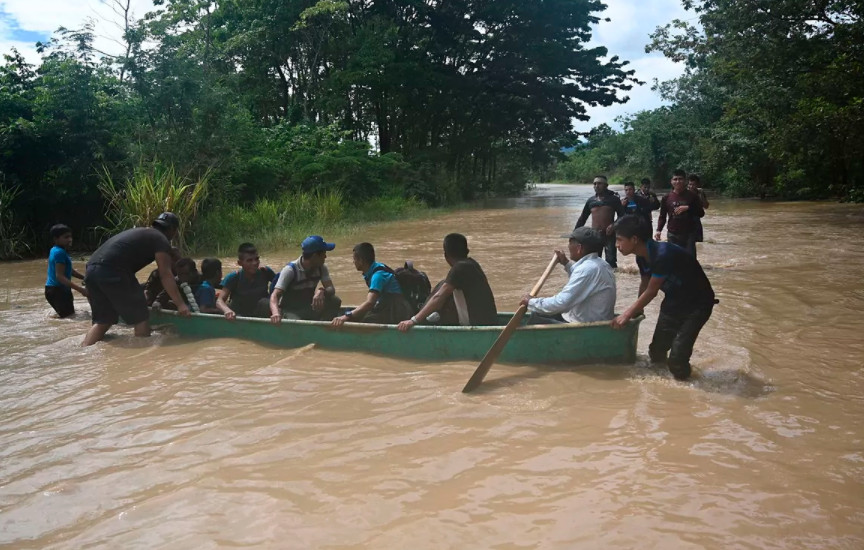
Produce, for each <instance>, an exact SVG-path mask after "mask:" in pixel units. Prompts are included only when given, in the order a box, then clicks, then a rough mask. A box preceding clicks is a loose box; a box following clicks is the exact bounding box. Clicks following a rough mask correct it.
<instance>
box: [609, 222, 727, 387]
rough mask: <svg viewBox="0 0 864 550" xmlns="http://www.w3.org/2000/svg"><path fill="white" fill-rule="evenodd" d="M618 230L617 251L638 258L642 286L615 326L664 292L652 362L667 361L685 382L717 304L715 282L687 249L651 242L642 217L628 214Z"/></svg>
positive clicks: (616, 227)
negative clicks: (700, 340)
mask: <svg viewBox="0 0 864 550" xmlns="http://www.w3.org/2000/svg"><path fill="white" fill-rule="evenodd" d="M615 231H616V233H617V237H616V244H617V246H618V250H619V251H620V252H621V253H622V254H624V255H625V256H629V255H630V254H636V256H637V258H636V264H637V265H638V266H639V272H640V273H641V275H642V282H641V284H640V285H639V298H638V299H637V300H636V302H635V303H633V305H631V306H630V307H629V308H627V310H625V311H624V313H622V314H621V315H619V316H618V317H616V318H615V319H614V320H613V321H612V327H613V328H621V327H622V326H624V324H625V323H627V321H629V320H630V319H631V318H632V317H635V316H636V315H638V314H639V313H640V312H642V311H643V310H644V309H645V306H647V305H648V304H649V303H650V302H651V301H652V300H653V299H654V298H655V297H656V296H657V293H658V292H659V291H660V290H662V291H663V293H664V294H665V295H666V296H665V298H664V299H663V302H662V303H661V304H660V315H659V316H658V317H657V326H656V327H655V328H654V337H653V339H652V340H651V345H650V347H649V348H648V353H649V355H650V356H651V360H652V361H655V362H660V361H666V364H667V365H668V367H669V370H670V371H671V372H672V375H673V376H674V377H675V378H676V379H677V380H686V379H687V378H689V377H690V372H691V369H690V356H691V355H692V354H693V346H694V345H695V343H696V338H697V337H698V336H699V331H700V330H702V327H703V326H704V325H705V323H707V322H708V319H709V318H710V317H711V312H712V311H713V309H714V304H715V303H717V302H716V300H715V298H714V289H713V288H712V287H711V282H710V281H708V277H707V276H706V275H705V271H703V270H702V266H701V265H699V262H698V261H697V260H696V258H694V257H693V256H692V255H691V254H689V253H688V252H687V251H686V250H684V249H683V248H681V247H680V246H678V245H676V244H673V243H668V242H666V243H662V242H657V241H654V240H652V239H651V226H650V225H649V224H648V223H647V222H646V221H645V220H644V219H643V218H639V217H638V216H633V215H628V216H624V217H623V218H621V219H620V220H618V222H617V223H616V224H615ZM667 353H668V354H669V357H668V359H667V357H666V355H667Z"/></svg>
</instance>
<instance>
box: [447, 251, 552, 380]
mask: <svg viewBox="0 0 864 550" xmlns="http://www.w3.org/2000/svg"><path fill="white" fill-rule="evenodd" d="M557 263H558V255H557V254H553V255H552V260H551V261H550V262H549V265H548V266H547V267H546V271H544V272H543V275H542V276H541V277H540V280H539V281H537V284H536V285H534V288H532V289H531V293H530V294H529V296H531V297H532V298H533V297H535V296H537V293H538V292H540V289H541V288H542V287H543V283H545V282H546V279H548V278H549V274H550V273H552V269H554V268H555V264H557ZM526 311H528V306H519V309H517V310H516V314H515V315H513V318H512V319H510V322H509V323H507V326H506V327H504V330H503V331H501V334H500V335H499V336H498V339H497V340H495V343H494V344H492V347H491V348H489V351H487V352H486V355H484V356H483V360H482V361H480V364H479V365H478V366H477V370H475V371H474V374H472V375H471V379H470V380H468V383H467V384H465V387H464V388H462V393H468V392H470V391H471V390H473V389H474V388H476V387H477V386H479V385H480V383H481V382H483V378H485V377H486V373H487V372H489V369H491V368H492V364H493V363H495V360H496V359H498V356H499V355H501V350H503V349H504V346H506V345H507V341H508V340H509V339H510V335H512V334H513V331H514V330H516V329H517V328H519V323H521V322H522V317H523V316H524V315H525V312H526Z"/></svg>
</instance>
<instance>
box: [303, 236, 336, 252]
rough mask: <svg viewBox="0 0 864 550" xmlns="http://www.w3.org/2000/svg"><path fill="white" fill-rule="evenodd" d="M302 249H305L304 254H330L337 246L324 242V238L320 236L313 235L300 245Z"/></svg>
mask: <svg viewBox="0 0 864 550" xmlns="http://www.w3.org/2000/svg"><path fill="white" fill-rule="evenodd" d="M300 248H302V249H303V252H322V251H324V250H326V251H328V252H329V251H330V250H333V249H334V248H336V245H335V244H333V243H328V242H324V237H322V236H320V235H312V236H311V237H306V238H305V239H303V242H302V243H300Z"/></svg>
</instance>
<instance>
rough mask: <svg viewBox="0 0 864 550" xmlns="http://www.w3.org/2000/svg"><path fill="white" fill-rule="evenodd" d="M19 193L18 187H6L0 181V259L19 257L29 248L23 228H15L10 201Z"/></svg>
mask: <svg viewBox="0 0 864 550" xmlns="http://www.w3.org/2000/svg"><path fill="white" fill-rule="evenodd" d="M20 194H21V189H20V188H19V187H6V184H5V183H4V182H2V181H0V260H14V259H17V258H21V257H22V255H23V254H24V253H25V252H26V251H27V250H28V249H29V246H27V241H26V239H25V235H24V229H23V228H21V227H19V228H17V229H16V228H15V219H14V211H13V210H12V202H13V201H14V200H15V198H16V197H17V196H18V195H20Z"/></svg>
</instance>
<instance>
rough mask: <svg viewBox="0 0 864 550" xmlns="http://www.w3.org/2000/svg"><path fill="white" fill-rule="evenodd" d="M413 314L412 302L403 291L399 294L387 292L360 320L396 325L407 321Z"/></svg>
mask: <svg viewBox="0 0 864 550" xmlns="http://www.w3.org/2000/svg"><path fill="white" fill-rule="evenodd" d="M413 314H414V310H413V308H412V307H411V304H409V303H408V300H407V299H406V298H405V296H404V295H403V294H402V293H401V292H400V293H399V294H393V293H385V294H384V295H383V296H381V299H380V300H379V301H378V303H377V304H375V307H374V308H372V311H370V312H369V313H367V314H366V315H365V316H364V317H363V318H362V319H360V321H362V322H364V323H375V324H378V325H396V324H399V323H400V322H402V321H407V320H408V319H410V318H411V315H413Z"/></svg>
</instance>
